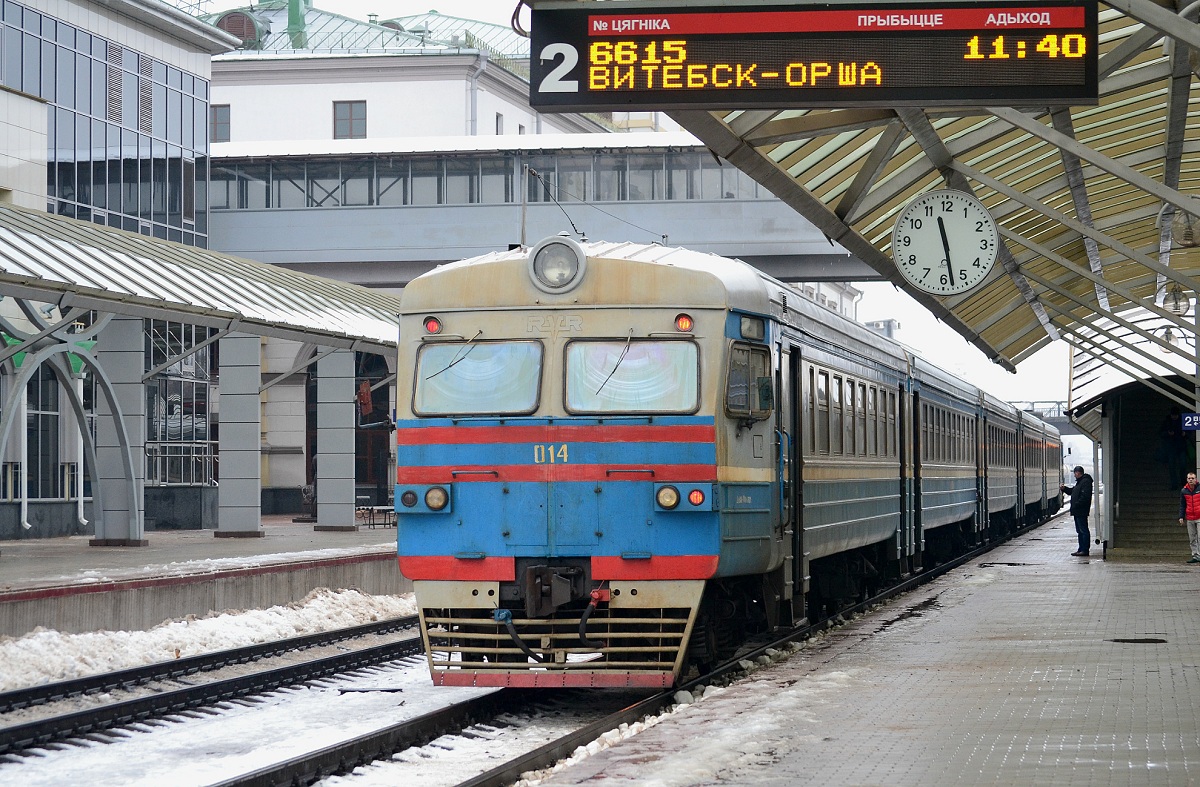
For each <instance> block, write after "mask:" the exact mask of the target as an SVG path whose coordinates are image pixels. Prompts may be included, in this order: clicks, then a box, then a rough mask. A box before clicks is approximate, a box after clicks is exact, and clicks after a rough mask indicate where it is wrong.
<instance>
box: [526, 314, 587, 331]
mask: <svg viewBox="0 0 1200 787" xmlns="http://www.w3.org/2000/svg"><path fill="white" fill-rule="evenodd" d="M582 330H583V318H582V317H580V316H578V315H575V314H561V315H559V314H543V315H538V314H531V315H529V319H528V320H527V321H526V323H525V332H526V333H528V334H531V335H533V336H555V337H556V336H558V335H559V334H563V333H579V332H580V331H582Z"/></svg>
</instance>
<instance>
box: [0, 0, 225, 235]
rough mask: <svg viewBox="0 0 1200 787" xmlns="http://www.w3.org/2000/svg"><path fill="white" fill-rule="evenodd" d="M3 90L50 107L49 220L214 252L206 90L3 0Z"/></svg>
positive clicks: (197, 81) (181, 74)
mask: <svg viewBox="0 0 1200 787" xmlns="http://www.w3.org/2000/svg"><path fill="white" fill-rule="evenodd" d="M0 10H2V15H0V82H2V83H3V84H4V85H5V86H7V87H9V88H12V89H13V90H19V91H21V92H24V93H28V94H30V95H34V96H37V97H39V98H42V99H44V100H46V101H47V102H48V106H47V112H48V113H49V118H48V125H47V131H48V136H49V145H48V148H49V150H48V159H47V160H48V167H47V184H46V189H47V192H46V193H47V196H48V202H47V210H48V211H50V212H51V213H58V214H61V215H65V216H71V217H73V218H78V219H82V220H84V221H92V222H95V223H97V224H107V225H108V226H111V227H120V228H121V229H124V230H128V231H130V232H140V233H142V234H143V235H153V236H155V237H158V238H165V239H168V240H173V241H177V242H180V243H185V244H188V245H194V246H201V247H207V246H208V196H207V184H206V178H207V174H208V142H209V140H208V134H209V122H208V120H209V118H208V88H209V85H208V81H207V80H205V79H202V78H200V77H198V76H196V75H195V74H191V73H188V72H186V71H181V70H179V69H177V68H174V67H172V66H168V65H167V64H166V63H162V62H160V61H158V60H155V59H154V58H151V57H148V56H146V55H143V54H139V53H137V52H134V51H133V50H130V49H126V48H125V47H122V46H120V45H119V44H116V43H114V42H112V41H108V40H107V39H104V38H101V37H99V36H95V35H91V34H90V33H88V32H86V31H84V30H81V29H79V28H76V27H74V26H72V25H69V24H67V23H65V22H62V21H61V20H58V19H55V18H54V17H51V16H47V15H45V14H42V13H39V12H37V11H34V10H33V9H30V8H26V7H24V6H22V5H21V4H20V3H15V2H12V0H4V2H3V5H2V7H0Z"/></svg>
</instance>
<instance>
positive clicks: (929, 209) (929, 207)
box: [925, 205, 933, 216]
mask: <svg viewBox="0 0 1200 787" xmlns="http://www.w3.org/2000/svg"><path fill="white" fill-rule="evenodd" d="M925 215H926V216H932V215H933V206H932V205H926V206H925Z"/></svg>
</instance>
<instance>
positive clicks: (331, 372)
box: [314, 350, 358, 530]
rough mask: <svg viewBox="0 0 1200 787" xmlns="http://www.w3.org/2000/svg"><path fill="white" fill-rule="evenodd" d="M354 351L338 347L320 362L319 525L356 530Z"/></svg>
mask: <svg viewBox="0 0 1200 787" xmlns="http://www.w3.org/2000/svg"><path fill="white" fill-rule="evenodd" d="M354 406H355V402H354V351H353V350H335V351H334V352H332V353H330V354H329V355H326V356H325V357H324V358H322V359H321V360H319V361H317V463H316V465H317V473H316V481H317V525H316V527H315V528H314V529H315V530H357V529H358V526H357V525H355V524H354Z"/></svg>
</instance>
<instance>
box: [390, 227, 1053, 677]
mask: <svg viewBox="0 0 1200 787" xmlns="http://www.w3.org/2000/svg"><path fill="white" fill-rule="evenodd" d="M401 298H402V299H401V310H400V314H399V346H398V355H397V367H396V368H397V369H398V370H399V371H398V374H397V383H396V390H397V396H396V407H397V416H396V443H397V471H396V486H395V497H394V500H395V509H396V522H397V550H398V562H399V570H400V571H401V572H402V574H403V575H404V576H405V577H407V578H408V579H410V580H411V581H412V584H413V588H414V590H415V595H416V601H417V606H418V608H419V611H420V619H421V635H422V637H423V639H424V644H425V646H426V653H427V654H428V660H429V670H430V674H431V676H432V678H433V681H434V683H435V684H438V685H457V686H462V685H469V686H520V687H545V688H557V687H569V686H585V687H631V686H633V687H655V688H662V687H669V686H671V685H674V684H675V683H676V681H678V680H679V679H680V677H681V675H683V674H685V672H686V670H688V669H690V668H691V666H692V665H708V664H713V663H717V662H718V661H719V660H720V659H723V658H725V657H728V656H729V655H731V654H732V653H734V652H735V651H736V649H737V647H738V646H739V645H740V644H742V643H743V642H745V641H746V640H747V639H748V638H750V637H753V636H755V635H756V634H759V633H762V632H767V631H770V630H772V629H774V628H777V627H781V626H786V625H795V624H799V623H803V622H804V621H805V620H806V619H807V620H817V619H820V618H823V617H826V616H829V615H834V614H836V613H837V611H838V610H839V609H844V608H845V607H846V606H848V605H850V604H853V603H856V602H858V601H860V600H862V599H865V598H868V597H870V595H871V594H873V593H875V592H877V591H878V590H880V589H882V588H884V587H886V586H888V585H890V584H893V583H896V582H898V581H900V580H902V579H903V578H906V577H909V576H912V575H913V574H916V573H919V572H922V571H924V570H927V569H928V568H929V567H931V566H933V565H936V564H938V563H941V562H944V561H947V560H949V559H951V558H952V557H953V556H955V555H958V554H961V553H963V552H964V551H967V550H969V549H972V548H975V547H976V546H979V545H983V544H986V543H988V542H991V541H994V540H997V539H1002V538H1005V537H1007V536H1009V535H1010V534H1011V533H1013V532H1014V531H1016V530H1018V529H1020V528H1022V527H1025V526H1029V525H1033V524H1036V523H1040V522H1042V521H1045V520H1047V519H1048V518H1050V517H1051V516H1053V515H1054V514H1055V513H1056V512H1057V511H1058V510H1059V508H1060V507H1061V504H1062V495H1061V493H1060V488H1059V484H1060V478H1059V474H1060V468H1061V466H1062V441H1061V438H1060V436H1059V434H1058V432H1057V430H1056V429H1055V428H1054V427H1053V426H1052V425H1050V424H1047V423H1045V422H1043V421H1041V420H1040V419H1038V418H1037V417H1035V416H1033V415H1031V414H1030V413H1027V412H1023V411H1019V410H1017V409H1016V408H1015V407H1013V406H1012V405H1009V404H1007V403H1005V402H1003V401H1001V400H999V399H997V398H996V397H994V396H991V395H990V394H987V393H986V392H984V391H982V390H980V389H978V388H976V387H975V386H973V385H971V384H970V383H967V382H964V381H962V380H959V379H956V378H955V377H954V376H953V375H951V374H949V373H947V372H945V371H943V370H942V369H939V368H938V367H937V366H935V365H934V364H932V363H930V362H929V361H927V360H925V359H924V358H921V357H920V356H918V355H917V354H916V353H915V352H913V351H912V350H910V349H908V348H906V347H905V346H903V345H901V344H899V343H897V342H895V341H893V340H890V339H887V338H885V337H883V336H881V335H879V334H877V333H875V332H872V331H870V330H869V329H867V328H866V327H865V326H863V325H861V324H859V323H856V322H854V321H852V320H849V319H847V318H845V317H843V316H841V315H839V314H837V313H835V312H833V311H832V310H830V309H828V308H826V307H824V306H822V305H819V304H817V303H815V302H813V301H812V300H810V299H807V298H805V297H803V296H802V295H801V294H800V293H799V292H797V291H796V290H794V289H791V288H789V287H788V285H786V284H783V283H782V282H779V281H777V280H775V279H773V278H771V277H769V276H767V275H765V274H763V273H761V272H760V271H758V270H756V269H755V268H753V267H751V266H750V265H747V264H745V263H743V262H741V261H739V260H735V259H730V258H726V257H721V256H717V255H713V254H706V253H699V252H696V251H691V250H688V249H682V248H672V247H666V246H663V245H658V244H639V243H618V242H601V241H587V240H577V239H575V238H573V237H570V236H567V235H557V236H552V237H549V238H546V239H544V240H542V241H541V242H539V243H537V244H536V245H535V246H533V247H521V248H515V249H513V250H511V251H506V252H494V253H490V254H486V255H483V256H480V257H475V258H472V259H469V260H464V261H461V262H456V263H452V264H448V265H443V266H441V267H438V268H436V269H435V270H433V271H431V272H429V273H426V274H424V275H422V276H419V277H417V278H416V279H414V280H413V281H412V282H410V283H409V284H408V286H407V287H405V289H404V291H403V293H402V296H401Z"/></svg>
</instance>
